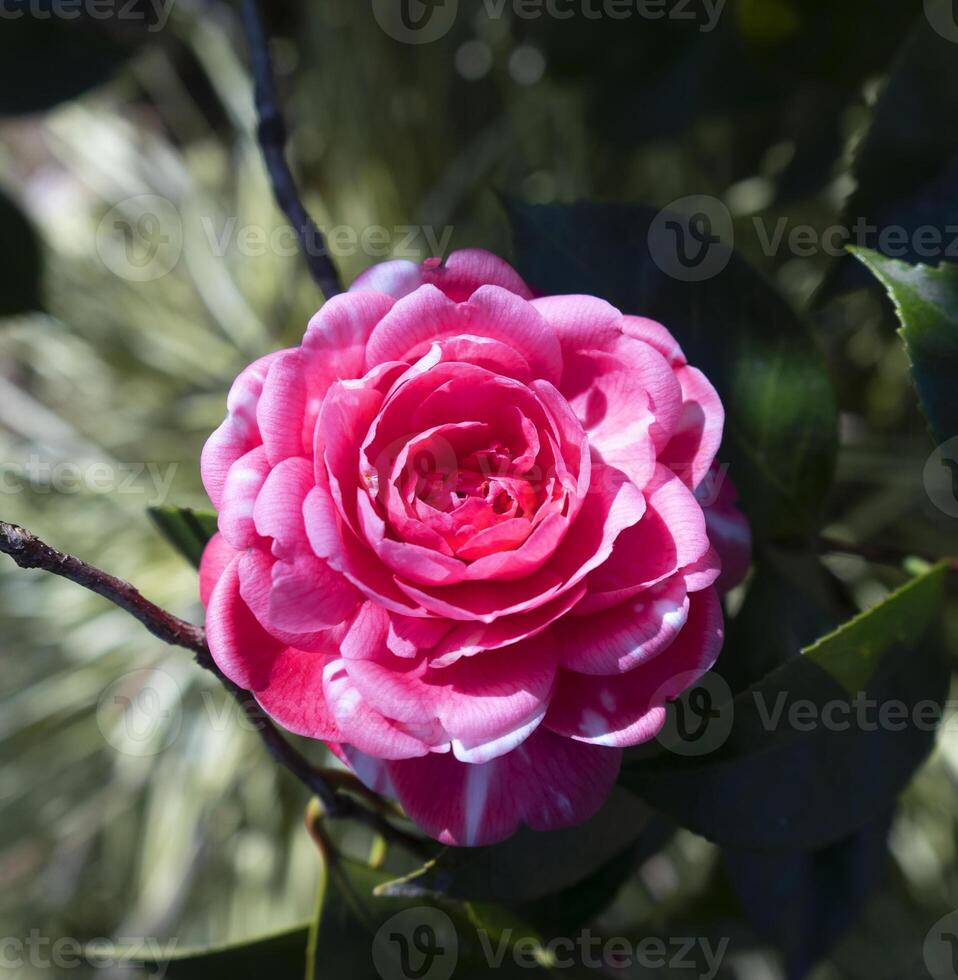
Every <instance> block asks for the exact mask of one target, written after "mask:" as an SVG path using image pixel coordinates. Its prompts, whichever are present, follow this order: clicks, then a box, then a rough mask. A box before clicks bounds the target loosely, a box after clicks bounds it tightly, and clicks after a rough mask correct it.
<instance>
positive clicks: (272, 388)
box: [256, 348, 312, 466]
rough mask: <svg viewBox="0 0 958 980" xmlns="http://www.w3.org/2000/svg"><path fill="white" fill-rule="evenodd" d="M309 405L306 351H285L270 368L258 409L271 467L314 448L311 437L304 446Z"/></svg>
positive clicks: (261, 430) (261, 431)
mask: <svg viewBox="0 0 958 980" xmlns="http://www.w3.org/2000/svg"><path fill="white" fill-rule="evenodd" d="M306 401H307V393H306V375H305V371H304V368H303V354H302V351H301V350H300V349H299V348H296V349H294V350H291V351H285V352H284V353H282V354H280V356H279V357H277V358H276V360H275V361H273V363H272V364H271V365H270V368H269V373H268V374H267V375H266V381H265V382H264V383H263V392H262V394H261V395H260V398H259V402H258V404H257V406H256V421H257V423H258V425H259V431H260V433H261V435H262V437H263V445H264V446H265V447H266V456H267V458H268V459H269V463H270V466H275V465H276V464H277V463H279V462H280V461H282V460H284V459H288V458H289V457H290V456H302V455H303V452H304V451H305V450H306V449H307V448H309V447H310V446H311V444H312V434H311V433H310V435H309V439H308V440H307V441H305V442H304V437H305V434H304V432H303V428H304V418H305V416H306Z"/></svg>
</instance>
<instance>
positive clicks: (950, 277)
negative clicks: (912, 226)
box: [855, 249, 958, 443]
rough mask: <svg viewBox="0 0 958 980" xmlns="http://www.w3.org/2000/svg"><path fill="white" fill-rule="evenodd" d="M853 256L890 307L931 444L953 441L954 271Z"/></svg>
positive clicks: (957, 290)
mask: <svg viewBox="0 0 958 980" xmlns="http://www.w3.org/2000/svg"><path fill="white" fill-rule="evenodd" d="M855 254H856V255H857V256H858V258H859V259H861V261H862V262H863V263H864V264H865V265H866V266H868V268H869V269H871V271H872V272H873V273H874V274H875V275H876V276H877V277H878V279H879V280H880V281H881V283H882V285H884V287H885V289H886V290H887V291H888V295H889V296H890V297H891V300H892V302H893V303H894V304H895V311H896V313H897V314H898V319H899V320H900V321H901V328H900V330H899V331H898V332H899V334H900V335H901V338H902V340H903V341H904V343H905V350H906V351H907V352H908V360H909V361H910V362H911V371H912V377H913V378H914V380H915V387H916V388H917V389H918V395H919V397H920V398H921V404H922V408H923V409H924V411H925V416H926V417H927V419H928V423H929V425H930V426H931V430H932V433H933V434H934V436H935V439H936V440H937V441H938V442H939V443H943V442H946V441H947V440H948V439H951V438H953V437H954V436H958V398H956V397H955V379H956V378H958V265H952V264H950V263H947V262H943V263H942V264H941V265H940V266H938V268H929V267H928V266H925V265H917V266H910V265H906V264H905V263H904V262H898V261H895V260H894V259H888V258H885V256H883V255H880V254H878V253H877V252H869V251H866V250H864V249H858V250H856V252H855Z"/></svg>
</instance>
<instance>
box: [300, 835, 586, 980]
mask: <svg viewBox="0 0 958 980" xmlns="http://www.w3.org/2000/svg"><path fill="white" fill-rule="evenodd" d="M390 877H391V876H390V874H389V873H388V872H386V871H382V870H379V869H374V868H369V867H366V866H365V865H362V864H359V863H357V862H355V861H351V860H349V859H347V858H343V857H341V856H339V855H336V854H331V855H330V856H329V858H328V859H327V861H326V880H325V882H324V885H323V887H322V888H321V889H320V895H319V902H318V906H317V916H316V920H315V922H314V923H313V926H312V928H311V930H310V942H309V967H308V969H307V972H306V978H307V980H326V978H330V980H338V978H340V977H349V978H350V980H380V978H381V977H384V976H385V977H397V978H399V977H404V976H414V975H419V976H427V977H428V976H432V975H440V974H441V975H442V976H455V977H456V980H484V978H485V977H487V976H489V975H490V974H494V975H495V976H497V977H498V976H501V977H503V980H520V978H522V977H531V978H533V980H534V978H535V977H537V976H541V975H542V973H543V972H544V970H545V969H546V967H547V966H548V965H549V964H551V962H552V954H551V953H550V952H549V950H548V949H547V948H546V947H545V945H544V943H543V941H542V939H541V938H540V937H539V936H538V935H537V934H536V933H535V931H534V930H533V929H531V928H530V927H529V926H527V925H526V924H525V923H524V922H522V921H521V920H519V919H517V918H516V917H515V916H514V915H513V914H512V913H510V912H508V911H507V910H505V909H503V908H500V907H497V906H495V905H490V904H477V903H464V902H457V901H453V900H451V899H444V898H426V897H424V896H422V895H416V896H408V895H406V896H395V895H388V896H387V895H383V894H382V886H383V885H385V884H386V883H387V882H388V881H389V879H390ZM417 971H422V972H417ZM563 975H568V976H570V977H575V976H577V975H578V974H577V972H576V971H574V970H573V971H563Z"/></svg>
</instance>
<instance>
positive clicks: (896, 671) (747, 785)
mask: <svg viewBox="0 0 958 980" xmlns="http://www.w3.org/2000/svg"><path fill="white" fill-rule="evenodd" d="M946 574H947V568H946V566H945V565H943V564H942V565H937V566H935V567H934V568H932V569H930V570H929V571H927V572H925V573H924V574H922V575H919V576H918V577H916V578H915V579H914V580H913V581H911V582H910V583H908V584H907V585H906V586H904V587H903V588H901V589H899V590H898V591H897V592H895V593H893V594H892V595H890V596H889V597H888V598H887V599H885V600H884V601H883V602H881V603H879V604H878V605H877V606H875V607H874V608H873V609H870V610H869V611H867V612H865V613H863V614H862V615H860V616H858V617H856V618H855V619H853V620H852V621H851V622H849V623H847V624H845V625H844V626H842V627H841V628H840V629H838V630H836V631H835V632H834V633H831V634H829V635H828V636H826V637H825V638H824V639H822V640H820V641H819V642H818V643H816V644H814V645H813V646H811V647H808V648H807V649H806V650H805V651H803V653H804V655H803V656H800V657H795V658H794V659H792V660H789V661H788V662H787V663H785V664H784V665H783V666H781V667H779V668H778V669H777V670H774V671H773V672H772V673H770V674H769V675H768V676H767V677H766V678H765V679H764V680H762V681H761V682H760V683H758V684H756V685H755V686H754V687H752V688H751V689H749V690H748V691H745V692H743V693H742V694H740V695H739V696H738V697H736V698H735V700H734V702H733V707H734V723H733V724H732V727H731V732H730V734H729V737H728V738H727V740H726V741H725V742H724V744H722V745H721V747H719V748H718V749H717V750H715V751H713V752H712V753H711V754H709V755H707V756H702V757H699V758H685V757H678V756H674V755H669V754H666V753H661V754H660V755H658V756H656V757H655V758H653V759H650V760H648V761H645V762H635V763H632V764H630V765H629V766H628V767H626V769H625V770H624V771H623V777H622V782H623V783H624V784H625V785H626V786H628V787H629V788H631V789H632V790H634V791H635V792H636V793H638V794H640V795H641V796H642V797H643V798H644V799H646V800H648V801H649V802H650V803H652V804H653V805H654V806H656V807H658V808H659V809H660V810H662V811H663V812H664V813H665V814H667V815H668V816H670V817H671V818H672V819H674V820H675V821H676V822H678V823H680V824H682V825H684V826H687V827H689V828H691V829H692V830H694V831H696V832H697V833H700V834H702V835H704V836H705V837H708V838H710V839H711V840H714V841H716V842H717V843H720V844H723V845H726V846H732V847H746V848H782V847H784V848H800V849H806V850H814V849H817V848H821V847H824V846H827V845H828V844H830V843H833V842H834V841H836V840H839V839H841V838H842V837H845V836H847V835H849V834H851V833H852V832H854V831H855V830H858V829H859V828H861V827H863V826H864V825H865V824H866V823H867V822H868V821H869V820H871V819H872V818H873V817H875V816H876V815H877V814H878V813H881V812H882V811H883V810H884V809H886V808H887V807H888V806H889V805H890V804H891V803H892V802H893V801H894V800H895V798H896V797H897V795H898V794H899V793H900V792H901V791H902V789H904V787H905V786H906V785H907V784H908V782H909V780H910V779H911V776H912V774H913V773H914V771H915V769H916V768H917V767H918V765H919V764H920V763H921V762H922V760H923V759H924V758H925V756H926V755H927V753H928V751H929V749H930V748H931V745H932V744H933V742H934V731H935V727H936V722H937V721H938V720H939V719H940V705H941V703H942V702H943V700H944V697H945V695H946V693H947V670H946V668H945V666H944V664H943V662H942V658H941V657H940V655H939V651H938V649H937V645H936V644H935V643H932V642H926V641H924V640H922V639H921V637H922V636H923V634H924V633H925V632H926V631H927V630H928V629H929V628H930V626H931V625H932V623H934V622H935V620H936V617H937V616H938V613H939V610H940V608H941V603H942V597H943V590H944V582H945V576H946ZM859 694H861V695H862V696H861V697H859Z"/></svg>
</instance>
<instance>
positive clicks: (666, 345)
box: [622, 316, 687, 368]
mask: <svg viewBox="0 0 958 980" xmlns="http://www.w3.org/2000/svg"><path fill="white" fill-rule="evenodd" d="M622 330H623V332H624V333H625V335H626V336H627V337H634V338H635V339H636V340H641V341H643V342H644V343H646V344H648V345H649V346H650V347H654V348H655V349H656V350H657V351H658V352H659V353H660V354H661V355H662V356H663V357H664V358H665V359H666V360H667V361H668V362H669V364H671V365H672V367H675V368H678V367H681V366H682V365H683V364H686V363H687V361H686V360H685V354H684V353H683V352H682V348H681V347H680V346H679V342H678V341H677V340H676V339H675V338H674V337H673V336H672V334H671V333H669V331H668V330H666V328H665V327H663V326H662V324H661V323H657V322H656V321H655V320H649V319H646V318H645V317H642V316H624V317H622Z"/></svg>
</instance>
